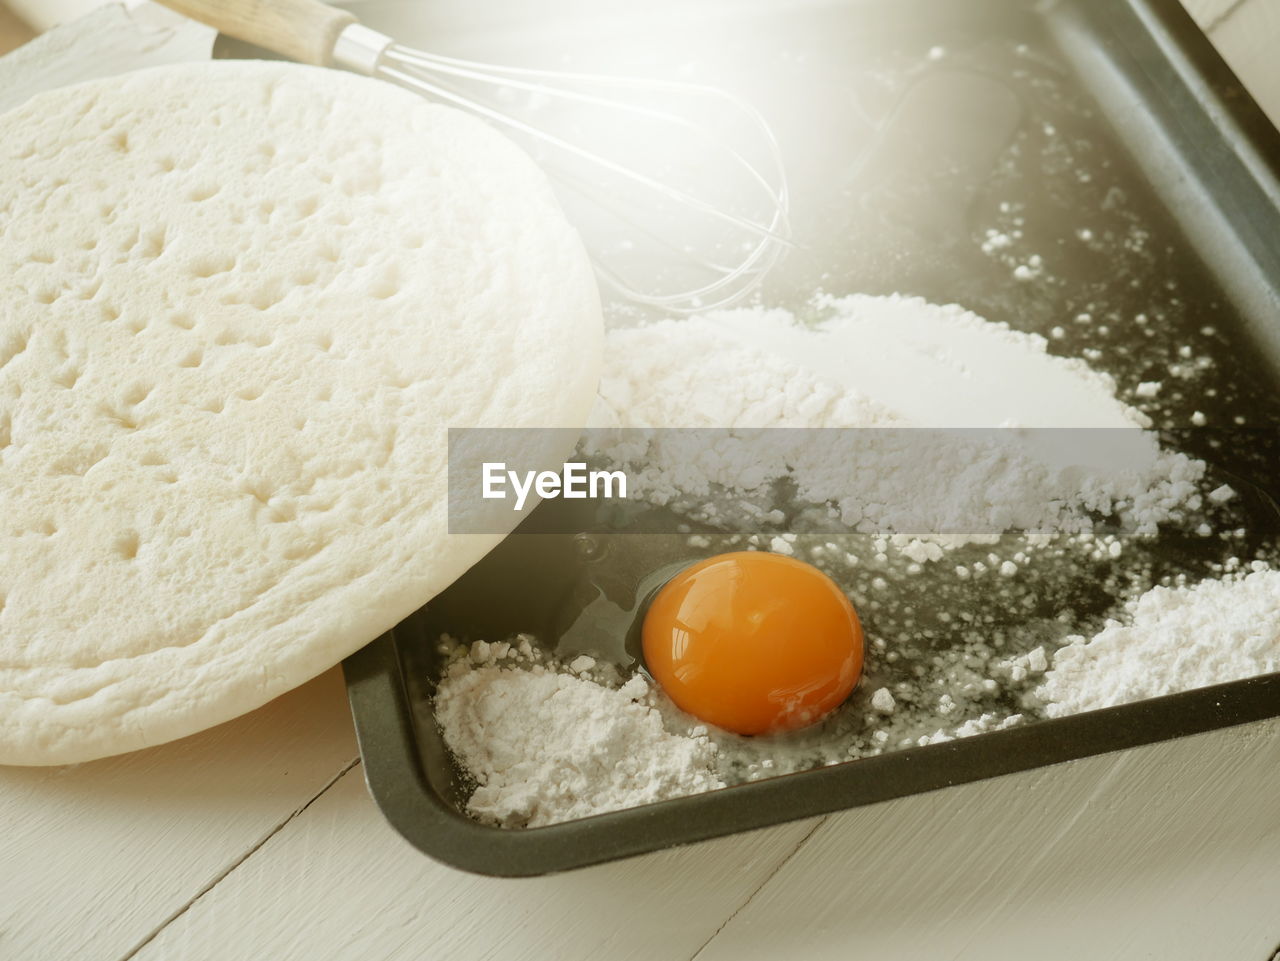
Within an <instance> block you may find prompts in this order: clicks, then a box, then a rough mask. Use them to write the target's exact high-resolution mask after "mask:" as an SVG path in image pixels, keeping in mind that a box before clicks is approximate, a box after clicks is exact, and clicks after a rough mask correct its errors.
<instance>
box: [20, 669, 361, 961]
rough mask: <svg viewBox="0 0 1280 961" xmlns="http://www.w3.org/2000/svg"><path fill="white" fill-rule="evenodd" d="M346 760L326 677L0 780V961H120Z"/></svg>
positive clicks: (343, 719) (338, 685)
mask: <svg viewBox="0 0 1280 961" xmlns="http://www.w3.org/2000/svg"><path fill="white" fill-rule="evenodd" d="M355 758H356V746H355V737H354V735H353V733H352V728H351V718H350V715H349V714H348V712H347V708H346V691H345V688H344V686H343V683H342V675H341V673H340V672H339V671H337V670H333V671H328V672H326V673H325V674H324V675H322V676H321V677H319V678H317V679H316V680H314V681H312V682H311V683H309V684H306V685H303V686H302V687H300V688H298V689H297V690H295V691H292V692H290V693H289V694H287V695H285V696H284V697H281V698H278V699H277V700H275V701H273V702H271V703H270V704H268V705H266V706H265V707H263V708H260V709H259V710H257V711H254V712H253V713H251V714H247V715H245V716H244V717H242V718H239V719H238V720H235V721H232V722H231V723H229V724H224V725H221V726H219V727H216V728H213V729H212V730H209V731H206V732H204V733H203V734H197V735H195V736H193V737H189V738H184V739H183V740H181V741H175V742H173V743H172V744H166V745H163V746H161V747H157V748H153V749H151V750H148V751H139V752H136V753H134V754H127V755H123V756H121V757H117V758H108V759H105V760H102V761H95V762H92V763H89V764H80V765H72V766H67V767H55V768H14V767H0V824H2V825H4V831H3V838H4V840H3V842H2V843H0V958H3V959H5V961H9V959H12V961H46V959H47V961H61V959H64V958H65V959H68V961H69V959H81V961H89V959H96V958H103V959H114V958H119V957H123V956H124V955H125V954H126V953H127V952H128V951H130V950H131V949H132V948H134V947H135V946H136V945H137V944H138V943H139V942H141V941H143V940H144V939H145V938H147V937H148V936H149V935H150V934H151V932H153V931H154V930H155V929H156V928H157V927H159V926H160V925H162V924H164V922H165V921H166V920H167V919H168V918H169V917H171V916H172V915H173V914H175V913H176V912H178V911H179V910H181V909H182V908H183V907H184V906H185V905H186V904H187V903H188V902H189V901H190V900H191V899H192V898H194V897H195V896H196V895H198V894H199V893H200V892H201V891H202V890H204V889H205V888H206V887H207V886H209V885H211V884H213V883H214V882H215V881H216V880H217V879H218V878H220V877H221V876H222V875H223V874H224V873H225V872H226V871H227V870H229V869H230V868H231V867H232V866H233V865H235V864H236V863H237V862H238V861H239V860H240V859H241V858H243V857H244V856H245V854H246V853H247V852H248V851H250V850H252V849H253V848H254V847H255V846H256V845H258V844H260V843H261V842H262V841H263V840H264V839H265V838H267V837H268V836H270V835H271V834H272V833H273V832H274V831H276V830H277V829H278V828H279V827H280V825H281V824H283V823H285V822H286V821H287V820H288V819H289V818H290V817H292V816H293V815H294V813H295V812H297V811H298V810H299V809H300V808H302V807H303V806H304V805H306V804H307V803H308V802H309V801H311V800H312V799H313V798H314V797H315V796H316V795H318V794H319V793H321V792H322V791H323V790H324V788H325V787H326V786H327V785H328V784H329V783H331V782H332V781H333V779H334V778H335V777H336V776H337V775H338V774H339V773H340V772H341V771H343V770H344V769H345V768H346V767H348V766H349V765H351V764H352V763H353V762H354V761H355Z"/></svg>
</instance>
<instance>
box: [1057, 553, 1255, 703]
mask: <svg viewBox="0 0 1280 961" xmlns="http://www.w3.org/2000/svg"><path fill="white" fill-rule="evenodd" d="M1255 566H1256V568H1257V569H1255V570H1253V571H1252V572H1250V573H1248V574H1238V575H1235V576H1231V577H1224V578H1222V579H1221V580H1206V581H1201V582H1200V583H1199V584H1196V585H1195V586H1192V587H1187V586H1181V587H1156V588H1153V589H1152V590H1150V591H1147V592H1146V593H1145V594H1143V595H1142V596H1141V597H1139V598H1138V599H1137V600H1136V601H1133V602H1132V603H1130V604H1129V605H1128V607H1127V609H1126V611H1125V617H1124V619H1123V620H1120V621H1109V622H1108V623H1107V625H1106V626H1105V627H1104V628H1103V629H1102V631H1101V632H1099V633H1098V634H1097V635H1095V636H1094V637H1093V638H1091V639H1086V638H1083V637H1073V638H1071V639H1070V642H1069V643H1068V644H1067V646H1065V647H1063V648H1062V649H1060V650H1059V651H1058V652H1057V654H1056V655H1055V656H1054V659H1053V669H1052V670H1050V671H1049V672H1048V673H1047V674H1045V677H1044V684H1043V685H1042V686H1041V687H1039V688H1038V689H1037V690H1036V694H1037V695H1038V696H1039V697H1041V698H1043V699H1044V700H1045V701H1047V702H1048V706H1047V708H1046V713H1047V714H1048V715H1049V716H1050V717H1061V716H1063V715H1066V714H1077V713H1079V712H1081V711H1093V710H1097V709H1098V708H1103V707H1112V706H1113V705H1116V704H1125V703H1128V702H1130V701H1139V700H1143V699H1144V698H1148V697H1158V696H1160V695H1163V694H1174V693H1176V692H1178V691H1186V690H1190V689H1192V688H1196V687H1204V686H1206V685H1209V684H1221V683H1224V682H1226V681H1234V680H1239V679H1241V678H1246V677H1255V676H1257V675H1259V674H1268V673H1271V672H1272V671H1280V571H1274V570H1268V569H1266V566H1265V565H1264V564H1262V563H1261V562H1255Z"/></svg>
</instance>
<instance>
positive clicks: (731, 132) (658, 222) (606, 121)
mask: <svg viewBox="0 0 1280 961" xmlns="http://www.w3.org/2000/svg"><path fill="white" fill-rule="evenodd" d="M161 2H163V3H165V4H166V5H167V6H169V7H171V8H173V9H175V10H177V11H178V12H180V13H183V14H186V15H187V16H189V17H192V18H193V19H196V20H200V21H202V22H204V23H206V24H208V25H210V26H212V27H215V28H217V29H218V30H220V31H221V32H222V33H225V34H228V35H230V36H233V37H236V38H238V39H240V40H244V41H247V42H249V43H253V44H256V45H258V46H261V47H265V48H267V49H269V50H273V51H275V52H277V53H281V54H284V55H285V56H288V57H291V58H292V59H294V60H299V61H302V62H304V63H310V64H315V65H318V66H335V67H342V68H345V69H348V70H352V71H354V72H357V73H362V74H365V75H367V76H371V77H376V78H378V79H382V80H387V81H389V82H391V83H395V84H397V85H399V86H402V87H405V88H407V89H409V90H412V91H414V92H416V93H420V94H422V95H423V96H426V97H430V98H432V99H434V100H437V101H439V102H442V103H446V104H450V105H452V106H455V107H460V108H462V109H465V110H468V111H470V112H472V113H475V114H477V115H478V116H480V117H482V118H484V119H485V120H488V121H490V122H491V123H493V124H495V125H497V126H499V127H501V128H503V129H505V130H506V131H507V132H509V133H510V134H512V135H514V136H515V137H516V138H517V139H521V140H522V141H523V145H524V146H526V148H528V149H529V150H530V152H531V153H532V154H533V155H534V157H535V159H536V160H538V161H539V163H541V164H542V166H543V168H544V169H545V170H546V171H547V173H548V174H549V175H550V176H551V177H552V179H553V181H554V182H555V183H556V185H557V188H558V194H559V196H560V199H561V203H562V205H564V206H565V208H566V213H567V214H568V215H569V216H570V218H571V219H572V220H573V221H574V223H575V225H576V226H577V227H578V229H579V230H580V231H581V232H582V234H583V236H584V240H585V242H586V244H587V248H588V250H589V251H590V252H591V255H592V259H593V261H594V263H595V265H596V269H597V274H598V275H599V277H600V279H601V281H602V283H604V284H605V285H607V286H608V287H610V288H612V290H613V291H614V292H615V293H616V294H617V295H619V296H621V297H623V298H625V299H626V300H629V301H632V302H635V303H639V304H644V305H648V306H651V307H656V308H660V309H662V310H666V311H671V312H677V313H691V312H694V311H698V310H706V309H710V308H713V307H720V306H725V305H727V304H729V303H732V302H736V301H739V300H741V299H743V298H744V297H746V296H748V295H749V294H751V293H752V292H753V291H755V290H756V289H757V287H758V286H759V284H760V282H761V280H762V278H763V277H764V275H765V274H766V273H767V272H768V270H769V269H770V268H771V267H772V266H773V265H774V264H775V263H776V262H777V260H778V258H779V257H780V256H781V254H782V253H783V251H784V250H786V249H787V248H788V247H789V246H790V241H789V232H790V227H789V224H788V219H787V214H788V198H787V186H786V177H785V173H784V170H783V164H782V158H781V155H780V152H779V149H778V145H777V142H776V141H775V139H774V136H773V133H772V131H771V130H770V128H769V125H768V124H767V123H766V121H765V120H764V119H763V117H761V115H760V114H759V113H758V112H757V111H756V110H755V109H754V108H753V107H752V106H751V105H750V104H747V103H745V102H744V101H742V100H740V99H739V98H737V97H735V96H733V95H731V94H729V93H728V92H726V91H723V90H720V89H718V88H715V87H710V86H702V85H697V84H689V83H681V82H672V81H663V80H645V79H632V78H623V77H614V76H603V75H595V74H585V73H572V72H566V71H556V70H541V69H530V68H524V67H508V66H499V65H494V64H485V63H476V62H472V61H468V60H459V59H455V58H451V57H443V56H437V55H434V54H430V53H424V52H422V51H418V50H414V49H412V48H409V47H405V46H402V45H401V44H399V43H396V42H395V41H394V40H392V38H390V37H388V36H386V35H385V34H382V33H379V32H378V31H376V30H371V29H369V28H368V27H365V26H363V25H362V24H360V23H358V22H357V21H356V18H355V16H354V15H353V14H352V13H350V12H349V11H346V10H341V9H338V8H335V7H331V6H328V5H327V4H325V3H321V2H319V0H161Z"/></svg>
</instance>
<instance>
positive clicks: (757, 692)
mask: <svg viewBox="0 0 1280 961" xmlns="http://www.w3.org/2000/svg"><path fill="white" fill-rule="evenodd" d="M641 644H642V647H643V649H644V661H645V666H646V667H647V668H648V670H649V673H650V674H652V675H653V678H654V680H656V681H657V682H658V683H659V684H660V685H662V688H663V690H665V691H666V692H667V694H668V695H669V696H670V697H671V699H672V700H673V701H675V703H676V704H677V705H678V706H679V707H680V708H681V709H682V710H684V711H686V712H688V713H689V714H692V715H694V716H695V717H697V718H700V719H701V720H703V721H706V722H708V723H710V724H715V725H716V726H718V727H722V728H725V729H727V730H730V731H736V732H737V733H738V734H770V733H776V732H781V731H790V730H794V729H796V728H800V727H805V726H806V725H809V724H813V723H815V722H816V721H820V720H821V719H822V718H823V717H825V716H826V715H827V714H829V713H830V712H831V711H832V710H834V709H835V708H836V707H838V706H839V705H840V704H841V703H842V702H843V701H844V700H845V698H847V697H848V696H849V693H850V692H851V691H852V690H853V688H854V685H856V684H857V683H858V677H859V675H860V674H861V673H862V625H861V624H859V622H858V615H857V614H856V613H855V612H854V610H853V605H852V604H850V603H849V599H848V598H847V597H845V595H844V592H843V591H842V590H840V588H839V587H838V586H837V585H836V583H835V582H834V581H833V580H831V578H829V577H827V575H825V574H823V573H822V571H820V570H818V569H817V568H816V567H814V566H813V565H811V564H805V563H803V562H801V561H797V560H795V559H794V558H790V557H784V556H783V555H781V554H767V553H762V552H755V551H744V552H739V553H732V554H720V555H718V556H716V557H709V558H707V559H706V560H704V561H700V562H698V563H697V564H694V565H692V566H691V567H687V568H685V569H684V570H683V571H681V572H680V573H679V574H677V575H676V576H675V577H673V578H671V580H669V581H668V582H667V583H666V584H664V585H663V586H662V588H661V589H660V590H659V591H658V592H657V594H656V595H654V598H653V601H652V602H651V603H650V605H649V609H648V611H647V612H646V613H645V617H644V623H643V625H642V627H641Z"/></svg>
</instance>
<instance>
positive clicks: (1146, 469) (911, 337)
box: [590, 296, 1204, 559]
mask: <svg viewBox="0 0 1280 961" xmlns="http://www.w3.org/2000/svg"><path fill="white" fill-rule="evenodd" d="M815 310H817V311H818V312H819V313H820V314H821V315H822V319H821V320H820V322H819V323H817V324H816V325H814V326H806V325H805V324H803V323H801V322H800V321H798V320H797V319H796V318H795V317H794V316H793V315H792V314H790V313H789V312H787V311H785V310H779V309H772V310H766V309H762V308H756V309H747V310H735V311H722V312H718V313H713V314H710V315H707V316H705V317H695V318H692V319H689V320H680V321H674V320H673V321H664V322H660V323H656V324H652V325H648V326H644V327H639V328H634V329H624V330H615V331H612V332H611V333H610V334H609V337H608V349H607V351H606V363H605V370H604V374H603V379H602V383H601V387H600V402H599V403H598V405H597V407H596V411H595V413H594V415H593V424H594V425H595V426H597V427H600V428H604V429H603V430H602V431H600V433H599V434H596V435H593V436H592V438H591V439H590V443H591V444H592V446H594V447H596V448H597V449H599V450H602V451H603V452H604V453H605V454H606V455H607V456H609V457H610V458H612V459H613V460H615V461H617V462H619V463H624V464H626V465H628V474H629V477H630V479H631V482H632V489H633V490H635V491H639V492H642V493H643V494H644V495H645V496H646V497H648V498H649V499H650V500H652V501H654V502H656V503H660V504H670V505H672V506H673V507H674V508H675V509H677V510H678V511H681V512H682V513H686V514H688V515H690V516H691V517H693V518H694V519H697V520H712V519H713V518H712V517H711V516H708V515H707V514H704V513H703V511H705V510H706V506H705V505H706V501H707V499H708V498H709V497H710V496H711V495H712V494H713V492H714V491H716V490H718V489H720V488H723V489H724V490H725V491H727V492H728V497H727V498H722V499H721V502H720V503H717V504H715V505H714V508H713V509H712V511H713V512H714V514H715V516H716V517H719V518H720V519H721V520H728V521H730V522H732V520H733V517H732V513H733V511H734V510H735V509H737V508H738V506H739V505H740V498H742V497H743V496H753V497H754V498H755V499H754V500H752V501H749V502H748V503H747V504H746V505H743V506H745V507H747V508H748V510H747V514H748V515H754V514H757V513H758V512H759V511H760V510H761V509H763V510H765V511H767V510H768V509H769V508H770V507H772V506H774V505H772V504H769V503H768V502H767V500H762V498H767V496H768V495H769V492H770V485H771V483H772V482H773V481H774V480H775V479H776V478H777V477H778V476H779V475H780V474H786V475H787V476H789V477H790V478H791V479H792V480H793V481H794V482H795V484H796V488H797V497H798V499H799V500H800V501H803V502H807V503H809V504H814V505H829V511H830V521H831V522H833V523H838V524H839V525H841V526H843V527H845V528H850V529H855V530H860V531H863V532H867V533H872V532H875V533H879V532H884V533H891V534H894V533H897V534H902V533H907V534H915V535H922V536H927V537H930V538H932V539H939V540H945V541H946V542H948V543H950V544H956V543H966V542H970V541H972V540H975V539H978V538H981V537H984V536H985V537H989V536H992V535H997V534H999V533H1000V532H1002V531H1005V530H1009V529H1019V530H1032V531H1046V530H1072V531H1074V530H1081V529H1087V528H1088V527H1089V526H1090V524H1091V523H1092V521H1091V518H1090V516H1089V515H1090V513H1093V514H1099V515H1104V516H1112V517H1119V518H1120V519H1121V520H1122V521H1124V522H1126V523H1129V524H1131V525H1133V526H1134V527H1135V528H1136V530H1138V531H1139V532H1140V533H1144V534H1153V533H1155V530H1156V527H1157V525H1158V524H1160V523H1163V522H1165V521H1167V520H1168V519H1170V517H1171V516H1174V515H1175V514H1176V512H1178V511H1179V510H1180V509H1181V508H1183V507H1187V508H1190V509H1193V510H1194V509H1196V508H1198V507H1199V506H1200V498H1199V494H1198V492H1197V486H1196V485H1197V482H1198V481H1199V479H1200V478H1201V476H1202V475H1203V473H1204V465H1203V464H1202V463H1200V462H1198V461H1193V460H1191V459H1189V458H1187V457H1186V456H1185V455H1182V454H1179V453H1174V452H1168V451H1161V450H1160V449H1159V446H1158V443H1157V441H1156V438H1155V436H1154V435H1153V434H1151V433H1148V432H1146V431H1143V430H1140V429H1138V428H1139V427H1140V426H1146V425H1147V423H1148V422H1147V420H1146V418H1145V417H1144V415H1142V414H1141V413H1139V412H1138V411H1136V410H1134V409H1132V408H1129V407H1126V406H1125V405H1124V404H1122V403H1121V402H1119V401H1118V400H1116V398H1115V384H1114V382H1113V381H1112V380H1111V379H1110V378H1109V377H1106V376H1104V375H1102V374H1098V373H1096V372H1094V371H1092V370H1090V369H1089V368H1088V367H1087V366H1085V365H1084V364H1083V363H1081V362H1079V361H1073V360H1065V359H1062V358H1057V357H1053V356H1051V355H1049V354H1048V353H1047V351H1046V343H1047V342H1046V341H1045V340H1044V339H1043V338H1040V337H1036V336H1034V335H1030V334H1024V333H1020V332H1018V331H1014V330H1012V329H1010V328H1009V327H1008V326H1006V325H1004V324H996V323H989V322H987V321H984V320H982V319H981V318H979V317H977V316H975V315H974V314H972V313H969V312H967V311H964V310H962V309H961V308H959V307H955V306H949V307H940V306H937V305H934V304H929V303H926V302H925V301H923V300H920V299H916V298H906V297H897V296H894V297H868V296H851V297H845V298H842V299H838V300H837V299H825V300H820V301H818V302H817V303H816V305H815ZM616 426H623V427H694V428H697V427H703V428H737V429H740V430H739V431H738V432H736V433H734V434H733V435H732V436H730V435H729V434H728V433H727V432H726V433H724V434H719V433H717V434H710V433H707V432H697V433H694V432H686V433H675V434H671V433H668V434H661V435H654V436H652V437H650V438H640V439H637V438H636V435H635V434H631V435H624V439H623V440H622V442H619V441H617V440H616V439H615V435H613V434H612V432H611V430H610V428H612V427H616ZM759 427H807V428H823V427H855V428H892V429H884V430H859V431H849V432H845V433H842V434H840V435H839V436H838V437H835V438H830V439H828V437H823V438H821V439H820V440H816V439H815V437H814V435H812V434H804V433H802V432H798V431H797V432H794V433H785V432H773V431H771V432H763V433H761V432H755V433H752V432H751V431H750V430H749V429H751V428H759ZM920 427H926V428H942V430H929V431H921V430H914V429H911V428H920ZM1000 427H1071V428H1129V429H1128V430H1089V431H1033V432H1028V433H1021V432H1016V431H1009V430H991V429H987V430H973V429H969V430H966V429H965V428H1000ZM726 511H728V512H729V516H728V517H726ZM962 532H963V533H962ZM944 533H945V534H948V535H949V536H948V537H946V538H939V537H938V535H940V534H944ZM934 559H936V558H934Z"/></svg>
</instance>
